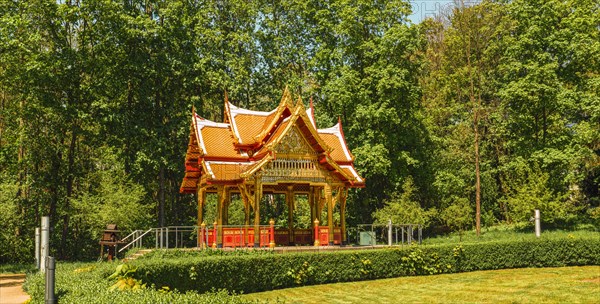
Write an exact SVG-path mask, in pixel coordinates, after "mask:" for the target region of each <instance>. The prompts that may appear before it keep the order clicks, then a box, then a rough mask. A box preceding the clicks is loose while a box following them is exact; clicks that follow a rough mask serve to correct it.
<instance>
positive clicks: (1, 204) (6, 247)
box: [0, 175, 33, 264]
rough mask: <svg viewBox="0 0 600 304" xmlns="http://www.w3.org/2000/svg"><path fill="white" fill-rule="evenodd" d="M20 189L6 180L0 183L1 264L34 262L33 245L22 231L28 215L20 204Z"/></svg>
mask: <svg viewBox="0 0 600 304" xmlns="http://www.w3.org/2000/svg"><path fill="white" fill-rule="evenodd" d="M0 178H2V176H1V175H0ZM18 188H19V187H18V186H17V185H16V184H11V183H8V182H7V180H5V179H3V180H2V182H0V264H4V263H7V262H9V261H12V262H20V263H25V262H31V261H32V259H31V258H30V257H29V256H28V254H29V252H30V251H31V246H32V245H33V244H31V243H29V242H27V239H26V238H25V237H24V236H23V234H26V233H27V232H25V231H22V229H23V226H22V225H23V222H24V216H25V214H26V213H25V210H23V209H22V207H21V206H20V205H21V204H20V203H19V201H20V200H19V198H18Z"/></svg>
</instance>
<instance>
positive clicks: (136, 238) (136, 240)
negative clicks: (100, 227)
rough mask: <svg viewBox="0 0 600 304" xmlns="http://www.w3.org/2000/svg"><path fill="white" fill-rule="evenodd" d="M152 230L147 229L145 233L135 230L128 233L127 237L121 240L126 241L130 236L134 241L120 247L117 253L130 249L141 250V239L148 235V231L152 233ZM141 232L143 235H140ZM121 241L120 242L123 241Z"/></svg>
mask: <svg viewBox="0 0 600 304" xmlns="http://www.w3.org/2000/svg"><path fill="white" fill-rule="evenodd" d="M152 229H154V228H150V229H148V230H147V231H146V232H144V231H143V230H135V231H133V232H132V233H130V234H129V235H128V236H126V237H125V238H123V240H126V239H128V238H129V237H131V236H134V239H133V240H132V241H131V242H129V243H128V244H127V245H125V246H123V247H121V249H119V251H118V252H122V251H123V250H125V249H127V248H129V247H132V248H141V247H142V239H143V237H144V236H145V235H146V234H148V233H149V232H150V231H152ZM142 232H143V233H142ZM123 240H121V241H123Z"/></svg>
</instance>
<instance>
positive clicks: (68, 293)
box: [23, 262, 252, 304]
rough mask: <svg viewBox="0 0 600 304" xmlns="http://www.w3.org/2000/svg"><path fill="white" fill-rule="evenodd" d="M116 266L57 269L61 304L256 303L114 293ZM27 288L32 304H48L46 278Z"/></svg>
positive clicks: (147, 291) (33, 279) (35, 277)
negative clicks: (45, 301)
mask: <svg viewBox="0 0 600 304" xmlns="http://www.w3.org/2000/svg"><path fill="white" fill-rule="evenodd" d="M115 266H116V265H115V264H114V263H63V262H58V263H57V268H56V295H57V298H58V303H61V304H82V303H85V304H91V303H99V304H100V303H102V304H106V303H111V304H134V303H147V304H156V303H195V304H202V303H204V304H247V303H252V302H250V301H247V300H244V299H242V298H240V297H239V296H232V295H229V294H228V293H227V292H226V291H211V292H208V293H204V294H198V293H196V292H193V291H190V292H186V293H181V292H177V291H170V292H166V291H165V290H154V289H152V288H144V289H138V290H134V291H131V290H123V291H121V290H113V291H111V290H110V286H112V285H113V284H114V283H115V280H110V279H107V277H108V276H109V275H110V274H111V273H113V272H114V271H115ZM23 288H24V289H25V290H26V291H27V293H28V294H29V295H30V296H31V301H29V302H28V303H40V304H42V303H44V292H45V291H44V288H45V279H44V274H42V273H39V272H36V273H29V274H27V279H26V281H25V284H24V286H23Z"/></svg>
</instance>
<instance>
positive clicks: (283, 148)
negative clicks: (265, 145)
mask: <svg viewBox="0 0 600 304" xmlns="http://www.w3.org/2000/svg"><path fill="white" fill-rule="evenodd" d="M274 150H275V152H276V153H277V154H287V155H298V156H314V157H316V153H315V152H314V150H313V148H312V147H311V146H310V145H309V144H308V143H307V142H306V140H305V139H304V136H302V135H301V134H300V131H298V129H297V128H296V127H293V128H291V129H290V130H289V132H288V133H287V134H286V135H285V136H284V137H283V138H282V139H281V141H279V144H278V145H277V146H276V147H275V149H274Z"/></svg>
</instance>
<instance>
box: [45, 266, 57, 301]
mask: <svg viewBox="0 0 600 304" xmlns="http://www.w3.org/2000/svg"><path fill="white" fill-rule="evenodd" d="M47 259H48V260H47V261H46V263H45V264H46V266H47V269H46V297H45V300H46V301H45V303H46V304H55V303H56V297H55V295H54V283H55V281H54V269H55V268H56V265H55V261H54V257H51V256H49V257H47Z"/></svg>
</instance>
